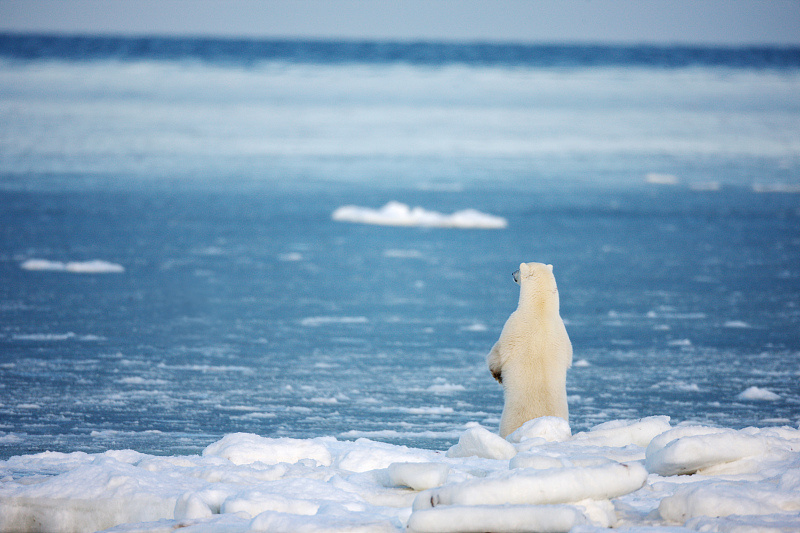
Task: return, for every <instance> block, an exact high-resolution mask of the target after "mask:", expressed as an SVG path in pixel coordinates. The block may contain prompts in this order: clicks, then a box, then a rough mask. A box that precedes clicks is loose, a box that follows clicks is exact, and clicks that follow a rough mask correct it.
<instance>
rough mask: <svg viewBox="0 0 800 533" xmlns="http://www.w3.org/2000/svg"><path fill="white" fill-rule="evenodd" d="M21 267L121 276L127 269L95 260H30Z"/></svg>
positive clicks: (25, 268) (24, 268)
mask: <svg viewBox="0 0 800 533" xmlns="http://www.w3.org/2000/svg"><path fill="white" fill-rule="evenodd" d="M20 267H21V268H22V269H23V270H43V271H54V272H71V273H73V274H119V273H122V272H125V267H123V266H122V265H118V264H116V263H109V262H108V261H102V260H99V259H95V260H93V261H70V262H68V263H63V262H61V261H49V260H47V259H28V260H27V261H25V262H23V263H22V264H21V265H20Z"/></svg>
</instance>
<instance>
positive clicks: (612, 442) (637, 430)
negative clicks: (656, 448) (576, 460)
mask: <svg viewBox="0 0 800 533" xmlns="http://www.w3.org/2000/svg"><path fill="white" fill-rule="evenodd" d="M670 427H671V426H670V425H669V417H668V416H650V417H647V418H641V419H639V420H613V421H611V422H605V423H603V424H600V425H597V426H595V427H593V428H592V429H591V430H590V431H588V432H586V433H578V434H577V435H575V440H579V441H582V442H585V443H587V444H589V443H591V444H594V445H596V446H613V447H622V446H627V445H629V444H635V445H636V446H641V447H642V448H644V447H646V446H647V445H648V444H650V441H651V440H653V438H654V437H656V436H657V435H660V434H661V433H664V432H665V431H667V430H669V429H670Z"/></svg>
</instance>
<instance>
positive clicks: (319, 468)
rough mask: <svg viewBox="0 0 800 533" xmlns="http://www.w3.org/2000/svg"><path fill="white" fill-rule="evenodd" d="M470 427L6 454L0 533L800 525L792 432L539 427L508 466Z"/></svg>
mask: <svg viewBox="0 0 800 533" xmlns="http://www.w3.org/2000/svg"><path fill="white" fill-rule="evenodd" d="M480 429H481V430H482V431H479V430H478V427H477V426H471V427H470V428H468V431H467V434H468V436H465V437H464V438H463V439H462V441H463V443H464V444H465V445H464V446H461V448H460V449H461V451H462V452H464V453H463V454H459V455H463V456H460V457H447V456H445V454H443V453H442V452H441V451H433V450H423V449H414V448H408V447H405V446H396V445H391V444H385V443H380V442H375V441H371V440H368V439H359V440H356V441H355V442H351V441H340V440H337V439H335V438H333V437H324V438H315V439H286V438H280V439H270V438H264V437H260V436H257V435H252V434H243V433H237V434H231V435H227V436H226V437H225V438H223V439H221V440H220V441H218V442H216V443H213V444H211V445H209V446H208V447H207V448H206V450H205V452H204V453H203V454H202V455H200V456H198V455H188V456H176V457H156V456H152V455H145V454H142V453H138V452H134V451H130V450H127V451H109V452H106V453H101V454H86V453H81V452H76V453H70V454H65V453H53V452H46V453H41V454H36V455H28V456H17V457H12V458H10V459H8V460H7V461H0V531H48V532H58V531H87V532H88V531H97V530H103V529H105V528H112V529H110V530H109V532H114V533H123V532H128V533H130V532H132V531H137V532H149V533H155V532H165V531H174V530H177V529H180V530H181V531H182V532H185V533H212V532H213V533H217V532H220V531H222V532H226V533H244V532H249V531H270V532H289V531H291V532H298V533H301V532H305V531H308V532H315V533H317V532H345V531H346V532H359V531H363V532H396V533H401V532H403V531H408V532H416V533H422V532H426V533H435V532H454V531H458V532H462V533H463V532H469V531H494V532H503V531H505V532H509V531H530V530H539V531H569V530H571V529H573V528H575V527H576V526H584V528H580V527H579V530H585V531H596V530H597V528H600V527H602V528H605V527H614V526H617V527H620V528H626V529H630V530H632V531H636V530H637V528H642V530H643V531H644V530H647V529H648V528H651V529H652V528H654V527H664V526H685V527H688V528H690V529H696V530H703V531H728V530H733V529H735V528H739V530H743V531H749V530H764V531H798V530H800V496H798V495H800V430H798V429H794V428H788V427H783V428H765V429H756V428H748V429H744V430H740V431H735V430H732V429H720V428H710V427H701V426H693V427H690V426H679V427H674V428H673V427H670V426H669V423H668V419H667V418H666V417H650V418H645V419H642V420H632V421H615V422H611V423H605V424H602V425H601V426H598V427H597V428H595V429H593V430H590V431H587V432H583V433H579V434H577V435H575V436H570V435H569V434H568V431H567V429H568V428H566V427H564V425H563V424H561V423H559V422H558V421H557V420H553V419H540V420H538V421H532V422H530V423H529V424H528V425H527V427H524V431H522V432H521V433H520V434H519V435H517V439H515V440H519V442H517V443H511V442H507V444H508V445H509V446H510V447H511V448H513V450H514V451H515V452H516V455H515V456H514V458H513V459H512V460H511V461H509V459H501V458H494V459H492V458H487V457H486V456H485V455H488V454H485V453H483V452H485V451H486V446H485V445H486V444H487V442H488V443H489V444H497V442H493V439H491V438H490V437H489V435H491V433H490V432H488V431H486V430H485V429H483V428H480ZM660 429H664V431H663V432H661V433H660V434H656V433H657V432H658V431H659V430H660ZM556 430H558V431H556ZM492 436H493V437H497V436H496V435H492ZM545 437H547V438H545ZM497 438H499V437H497ZM468 441H472V444H471V445H470V446H467V445H466V444H468ZM648 441H649V442H648ZM489 448H490V449H491V448H492V447H491V446H490V447H489ZM470 449H471V450H472V452H474V453H476V454H481V455H484V457H480V456H478V455H471V456H466V455H467V453H466V452H468V451H469V450H470ZM510 452H511V450H510V449H509V453H508V454H506V455H510V454H511V453H510ZM645 457H646V458H647V466H648V468H649V470H650V472H649V475H648V472H647V471H645V467H644V466H643V460H644V459H645ZM619 458H626V459H625V464H623V463H621V462H618V460H617V459H619ZM630 458H634V459H630ZM635 458H639V459H635ZM698 468H702V469H703V470H702V474H689V473H690V472H693V471H695V470H697V469H698ZM678 474H683V475H678ZM642 485H644V487H643V488H641V489H640V487H642ZM419 489H426V490H423V491H422V492H416V491H417V490H419Z"/></svg>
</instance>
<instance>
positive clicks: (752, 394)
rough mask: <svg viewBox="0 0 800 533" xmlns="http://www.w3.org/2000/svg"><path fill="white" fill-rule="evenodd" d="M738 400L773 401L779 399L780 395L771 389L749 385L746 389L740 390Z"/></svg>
mask: <svg viewBox="0 0 800 533" xmlns="http://www.w3.org/2000/svg"><path fill="white" fill-rule="evenodd" d="M736 398H737V399H739V400H757V401H759V400H760V401H767V402H774V401H776V400H780V399H781V397H780V396H778V395H777V394H775V393H774V392H772V391H771V390H767V389H762V388H759V387H755V386H754V387H749V388H747V389H746V390H744V391H742V392H740V393H739V394H738V395H737V396H736Z"/></svg>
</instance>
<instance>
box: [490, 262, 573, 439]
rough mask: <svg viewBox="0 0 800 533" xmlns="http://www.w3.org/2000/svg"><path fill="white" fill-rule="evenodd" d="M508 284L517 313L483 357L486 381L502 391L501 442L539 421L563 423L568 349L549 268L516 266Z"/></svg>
mask: <svg viewBox="0 0 800 533" xmlns="http://www.w3.org/2000/svg"><path fill="white" fill-rule="evenodd" d="M514 281H516V282H517V283H518V284H519V288H520V291H519V304H518V305H517V310H516V311H514V312H513V313H511V316H510V317H508V320H507V321H506V324H505V326H503V331H502V333H500V339H499V340H498V341H497V342H496V343H495V345H494V346H493V347H492V350H491V351H490V352H489V356H488V357H487V363H488V364H489V370H490V371H491V372H492V376H494V378H495V379H496V380H497V381H498V382H500V384H501V385H503V395H504V397H505V405H504V406H503V415H502V417H501V418H500V436H502V437H505V436H507V435H508V434H509V433H511V432H513V431H514V430H515V429H517V428H519V427H520V426H521V425H522V424H524V423H525V422H527V421H528V420H531V419H533V418H538V417H540V416H558V417H561V418H563V419H564V420H569V409H568V407H567V384H566V383H567V369H568V368H569V367H570V366H571V365H572V344H571V343H570V341H569V336H568V335H567V329H566V328H565V327H564V322H563V321H562V320H561V316H560V315H559V311H558V287H556V278H555V277H554V276H553V265H543V264H541V263H522V264H521V265H520V266H519V270H518V271H516V272H514Z"/></svg>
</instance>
